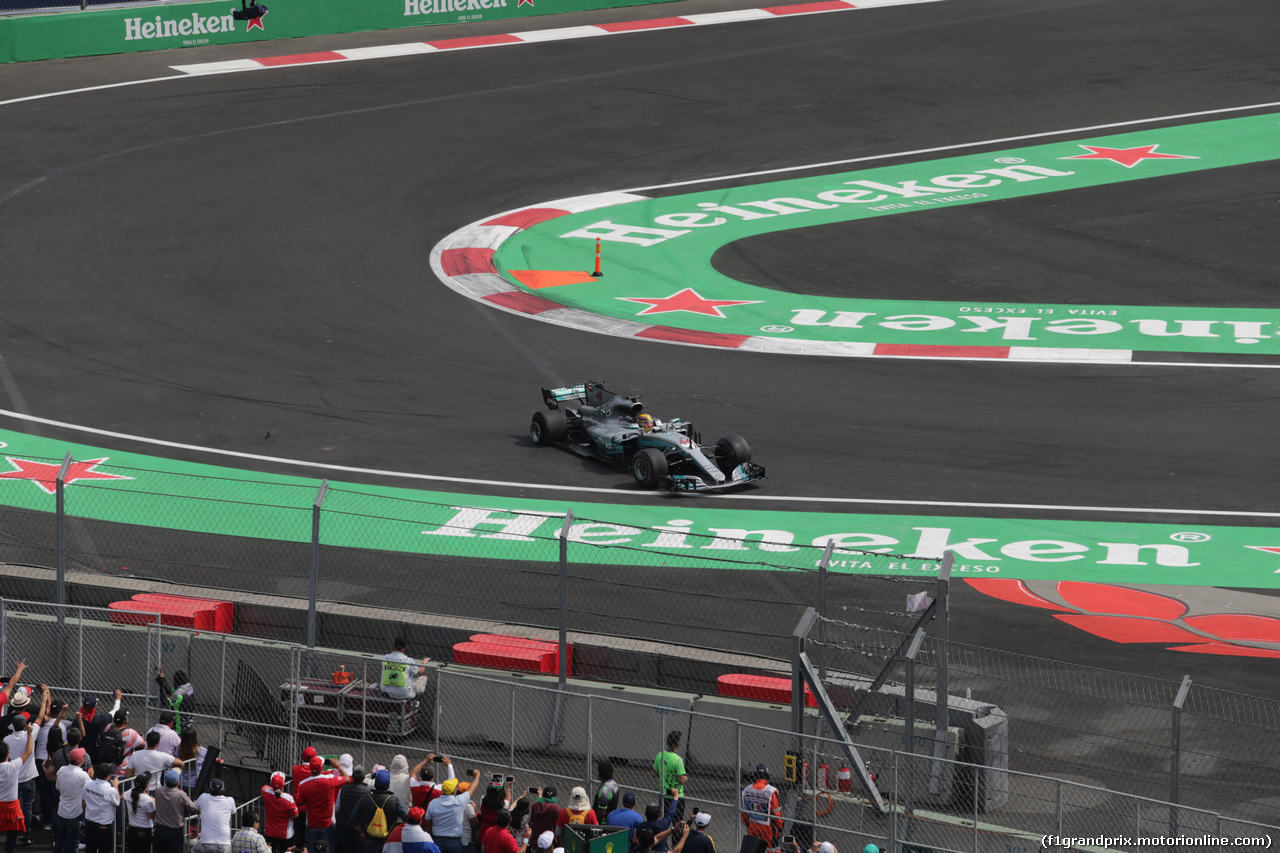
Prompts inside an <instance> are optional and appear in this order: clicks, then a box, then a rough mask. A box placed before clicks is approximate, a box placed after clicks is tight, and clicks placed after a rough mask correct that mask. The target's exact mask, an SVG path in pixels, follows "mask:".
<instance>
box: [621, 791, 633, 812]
mask: <svg viewBox="0 0 1280 853" xmlns="http://www.w3.org/2000/svg"><path fill="white" fill-rule="evenodd" d="M622 804H623V805H624V806H626V807H627V808H631V807H632V806H634V805H635V804H636V792H635V791H627V792H626V793H625V794H623V795H622Z"/></svg>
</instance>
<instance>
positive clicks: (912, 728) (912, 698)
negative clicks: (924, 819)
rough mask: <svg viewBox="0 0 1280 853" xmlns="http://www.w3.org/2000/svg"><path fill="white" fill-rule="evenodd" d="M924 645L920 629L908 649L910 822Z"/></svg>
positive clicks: (913, 801)
mask: <svg viewBox="0 0 1280 853" xmlns="http://www.w3.org/2000/svg"><path fill="white" fill-rule="evenodd" d="M923 643H924V629H923V628H920V629H918V630H917V631H916V633H915V636H913V637H912V638H911V645H910V646H908V647H907V708H906V718H907V719H906V729H907V731H906V738H907V796H906V800H905V806H906V811H907V820H908V821H910V819H911V816H912V815H913V814H915V779H916V773H915V770H916V762H915V755H916V655H918V654H919V653H920V646H921V644H923ZM910 827H911V824H910V823H908V824H907V832H908V834H909V833H910V831H911V830H910Z"/></svg>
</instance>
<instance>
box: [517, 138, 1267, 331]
mask: <svg viewBox="0 0 1280 853" xmlns="http://www.w3.org/2000/svg"><path fill="white" fill-rule="evenodd" d="M1277 157H1280V116H1278V115H1274V114H1273V115H1259V116H1250V117H1246V118H1234V119H1226V120H1222V121H1213V122H1204V123H1200V124H1193V125H1185V126H1181V127H1166V128H1159V129H1155V130H1142V131H1134V132H1130V133H1122V134H1116V135H1110V136H1101V137H1093V138H1088V139H1081V140H1072V141H1066V142H1055V143H1051V144H1045V145H1036V146H1032V147H1028V148H1018V149H1012V150H1007V151H998V152H987V153H982V154H966V155H964V156H959V157H950V158H946V159H940V160H929V161H923V162H914V163H909V164H906V165H897V166H887V167H882V168H875V169H866V170H860V171H854V172H845V173H842V174H829V175H819V176H812V177H804V178H795V179H790V180H784V181H774V182H770V183H762V184H750V185H746V186H734V187H728V188H724V189H715V190H707V191H703V192H696V193H687V194H681V195H671V196H666V197H662V198H652V199H644V200H638V201H630V202H627V203H623V204H618V205H614V206H610V207H606V208H601V209H595V210H589V211H585V212H581V213H575V214H571V215H567V216H561V217H558V218H554V219H550V220H548V221H545V222H542V223H540V224H537V225H533V226H532V227H530V228H528V229H527V230H523V231H520V232H517V233H516V234H514V235H513V236H511V237H510V238H508V239H507V240H506V241H505V242H503V244H502V245H501V247H500V248H499V249H498V251H497V252H496V254H495V255H494V265H495V267H496V268H497V269H498V271H499V272H500V273H502V274H503V275H504V276H505V277H507V278H508V279H509V280H511V281H512V282H515V283H517V284H520V285H521V286H527V284H528V283H529V282H531V281H532V282H535V283H537V282H538V281H539V280H541V281H548V280H550V279H549V277H547V276H545V275H543V273H544V271H569V270H581V269H583V268H584V266H585V265H586V262H587V260H588V259H589V258H590V255H591V251H592V248H593V247H594V244H595V242H596V240H597V239H598V240H600V241H601V244H602V246H603V252H604V257H605V258H606V259H607V260H606V264H605V276H604V277H603V278H601V279H595V280H587V281H584V280H583V278H584V277H581V276H580V277H578V278H577V279H569V280H568V281H569V283H565V284H559V283H557V285H556V286H539V287H536V289H534V290H533V292H535V293H537V295H538V296H540V297H543V298H545V299H548V300H551V301H553V302H556V303H559V304H562V305H565V306H569V307H572V308H579V309H583V310H586V311H589V312H592V313H595V314H600V315H605V316H609V317H616V318H625V319H630V320H637V321H640V322H647V323H653V324H655V325H671V326H677V327H680V328H684V329H691V330H695V331H699V332H718V333H723V334H728V335H744V336H754V337H756V338H777V339H780V340H786V341H790V342H795V341H804V340H809V341H820V342H839V343H851V342H854V343H856V342H871V343H877V344H907V345H910V344H925V345H940V346H964V347H974V346H989V347H1037V348H1054V349H1072V348H1074V349H1106V350H1157V351H1170V352H1204V353H1263V354H1268V355H1275V354H1280V308H1276V309H1269V308H1268V309H1233V308H1194V307H1178V306H1172V307H1143V306H1128V305H1073V304H1024V303H990V302H981V303H963V302H944V301H936V302H934V301H913V300H891V299H856V298H843V299H842V298H832V297H825V296H816V295H808V294H803V293H784V292H780V291H776V290H770V289H768V288H764V287H759V286H755V285H749V284H745V283H743V282H739V281H735V280H733V279H731V278H728V277H727V276H724V275H722V274H720V273H719V272H717V271H716V270H715V269H713V268H712V266H711V259H712V256H713V255H714V254H715V252H716V250H718V249H720V248H721V247H723V246H725V245H727V244H729V243H732V242H734V241H736V240H742V239H744V238H747V237H753V236H757V235H760V234H767V233H769V232H773V231H780V230H787V229H793V228H804V227H809V226H814V225H826V224H831V223H839V222H848V221H851V220H859V219H867V218H871V217H880V216H896V215H900V214H904V213H912V212H917V211H922V210H936V209H938V208H940V207H944V206H951V207H954V206H963V205H970V204H987V203H993V202H995V203H998V202H1000V201H1002V200H1005V199H1015V198H1023V197H1027V196H1035V195H1040V194H1046V193H1056V192H1063V191H1067V190H1074V189H1082V188H1086V187H1096V186H1103V185H1107V184H1116V183H1123V182H1140V181H1142V180H1146V179H1161V178H1171V177H1173V176H1177V175H1181V174H1186V173H1188V172H1197V171H1202V170H1206V169H1222V168H1228V167H1231V166H1240V165H1244V164H1249V163H1257V162H1262V161H1269V160H1273V159H1276V158H1277ZM1134 192H1141V185H1140V184H1139V185H1138V186H1135V187H1134ZM992 251H993V252H996V253H998V252H999V251H1000V247H999V246H993V247H992ZM539 276H541V279H539Z"/></svg>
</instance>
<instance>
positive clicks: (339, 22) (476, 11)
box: [0, 0, 666, 62]
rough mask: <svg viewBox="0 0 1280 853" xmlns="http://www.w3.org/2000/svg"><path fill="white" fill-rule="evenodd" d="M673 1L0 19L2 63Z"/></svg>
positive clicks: (431, 3)
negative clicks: (249, 16) (241, 17)
mask: <svg viewBox="0 0 1280 853" xmlns="http://www.w3.org/2000/svg"><path fill="white" fill-rule="evenodd" d="M658 2H666V0H364V2H360V3H346V2H342V0H263V5H265V6H266V7H267V9H268V12H267V14H266V15H265V16H263V17H262V18H261V19H260V20H255V21H237V20H235V19H234V18H232V16H231V10H232V9H233V8H235V9H238V8H240V3H239V2H238V0H222V2H213V3H181V4H175V5H164V6H152V5H144V4H142V3H139V4H137V5H134V6H128V7H126V8H113V9H91V10H86V11H81V10H78V9H76V10H72V11H67V12H57V13H53V14H38V15H16V16H13V17H8V18H0V61H4V62H16V61H22V60H31V59H56V58H60V57H68V56H93V55H97V54H104V53H127V52H130V51H139V50H164V49H168V48H175V47H200V46H203V45H210V44H235V43H239V42H256V41H269V40H271V39H280V38H296V37H299V36H316V35H325V34H328V33H350V32H363V31H365V30H389V29H397V28H400V27H422V26H428V25H436V24H456V23H462V22H468V21H493V20H499V19H503V18H526V17H534V16H537V15H553V14H558V13H561V12H581V11H586V10H590V9H609V8H614V7H621V6H638V5H643V4H646V3H658Z"/></svg>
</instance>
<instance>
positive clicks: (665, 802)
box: [653, 731, 689, 820]
mask: <svg viewBox="0 0 1280 853" xmlns="http://www.w3.org/2000/svg"><path fill="white" fill-rule="evenodd" d="M683 736H684V733H683V732H678V731H676V732H670V733H668V734H667V748H666V749H664V750H663V751H662V752H659V753H658V755H657V757H655V758H654V759H653V775H654V778H656V779H660V780H661V781H662V790H663V793H664V794H666V795H667V796H664V797H663V798H662V807H663V809H664V810H666V809H667V808H669V807H670V805H671V800H672V799H673V798H672V797H671V796H670V795H671V794H673V793H674V794H675V798H676V800H677V804H676V820H680V819H682V818H683V817H684V785H685V783H686V782H688V781H689V776H688V774H686V773H685V772H684V759H683V758H681V757H680V756H679V754H677V752H676V751H677V750H678V749H680V738H681V737H683Z"/></svg>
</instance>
